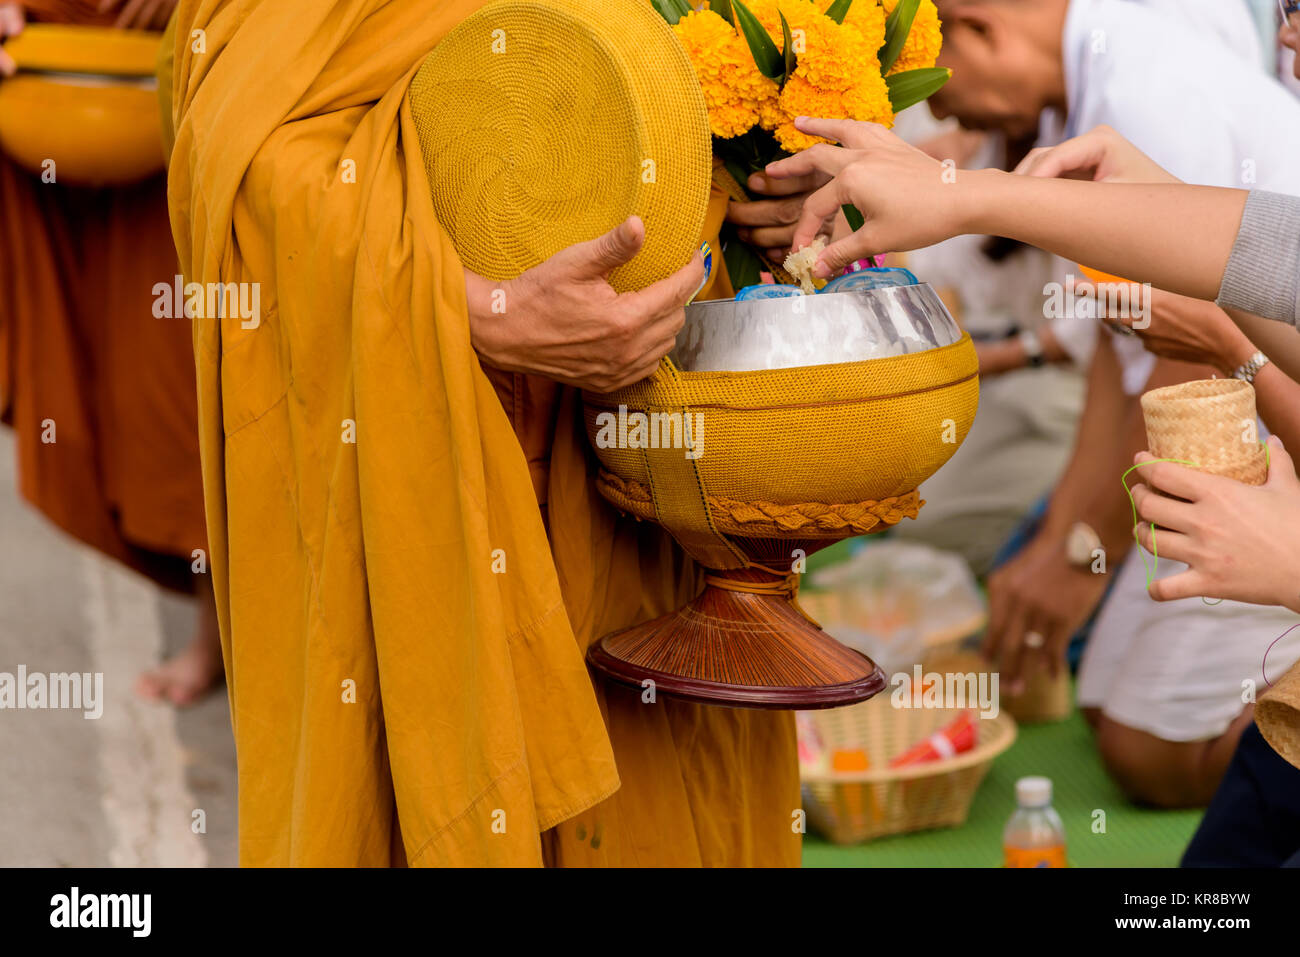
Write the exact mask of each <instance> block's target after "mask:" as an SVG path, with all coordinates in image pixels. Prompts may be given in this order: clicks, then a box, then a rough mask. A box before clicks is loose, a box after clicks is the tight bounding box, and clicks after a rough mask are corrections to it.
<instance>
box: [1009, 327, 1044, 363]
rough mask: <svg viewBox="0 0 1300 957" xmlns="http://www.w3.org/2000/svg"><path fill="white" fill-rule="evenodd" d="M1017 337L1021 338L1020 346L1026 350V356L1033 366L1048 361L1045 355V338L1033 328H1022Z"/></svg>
mask: <svg viewBox="0 0 1300 957" xmlns="http://www.w3.org/2000/svg"><path fill="white" fill-rule="evenodd" d="M1016 338H1017V339H1019V340H1020V348H1022V349H1024V350H1025V358H1026V359H1028V360H1029V365H1030V366H1031V367H1033V368H1035V369H1036V368H1038V367H1039V366H1041V365H1042V364H1043V363H1044V362H1046V361H1047V360H1046V357H1045V356H1044V355H1043V340H1042V339H1040V338H1038V333H1036V332H1034V330H1033V329H1022V330H1021V331H1020V335H1018V336H1017V337H1016Z"/></svg>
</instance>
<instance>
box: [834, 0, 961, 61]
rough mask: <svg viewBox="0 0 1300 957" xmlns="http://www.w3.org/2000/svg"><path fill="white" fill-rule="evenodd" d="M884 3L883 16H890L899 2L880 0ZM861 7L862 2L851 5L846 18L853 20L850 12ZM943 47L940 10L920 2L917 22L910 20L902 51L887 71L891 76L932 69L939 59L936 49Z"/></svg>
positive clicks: (928, 2) (931, 0)
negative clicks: (909, 71)
mask: <svg viewBox="0 0 1300 957" xmlns="http://www.w3.org/2000/svg"><path fill="white" fill-rule="evenodd" d="M883 2H884V4H885V10H884V12H885V13H893V11H894V7H896V6H898V0H883ZM862 5H863V4H862V0H858V2H857V3H854V4H853V7H850V8H849V16H848V17H847V18H846V19H852V18H853V10H854V9H855V8H857V7H859V6H862ZM882 42H883V40H882ZM942 47H943V23H942V22H941V21H940V20H939V10H938V8H937V7H935V5H934V0H921V5H920V6H919V7H918V8H917V10H916V19H915V20H913V21H912V32H911V33H909V34H908V35H907V42H906V43H904V44H903V52H902V53H900V54H899V55H898V59H897V60H896V61H895V62H894V65H893V66H892V67H890V68H889V72H890V74H894V73H902V72H903V71H904V70H921V69H925V68H927V67H932V66H934V64H935V62H936V61H937V60H938V59H939V50H940V49H942Z"/></svg>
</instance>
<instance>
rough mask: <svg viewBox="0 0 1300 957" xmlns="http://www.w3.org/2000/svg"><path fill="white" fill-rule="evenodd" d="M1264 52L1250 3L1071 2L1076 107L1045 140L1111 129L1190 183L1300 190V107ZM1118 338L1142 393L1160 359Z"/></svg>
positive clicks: (1128, 384) (1069, 39) (1048, 125)
mask: <svg viewBox="0 0 1300 957" xmlns="http://www.w3.org/2000/svg"><path fill="white" fill-rule="evenodd" d="M1234 37H1235V38H1236V39H1232V38H1234ZM1252 46H1253V48H1254V49H1255V50H1258V48H1259V41H1258V39H1256V38H1255V36H1254V27H1253V25H1252V21H1251V17H1250V14H1249V12H1248V10H1247V8H1246V6H1245V5H1244V4H1243V3H1242V2H1240V0H1071V3H1070V9H1069V12H1068V14H1067V17H1066V24H1065V31H1064V34H1063V47H1062V49H1063V56H1064V66H1065V84H1066V96H1067V102H1068V104H1069V112H1068V116H1067V117H1065V118H1064V120H1063V119H1062V118H1061V117H1060V116H1059V115H1057V114H1055V113H1052V112H1049V113H1048V114H1045V115H1044V118H1043V124H1042V129H1041V131H1040V132H1041V136H1040V144H1039V145H1052V144H1055V143H1058V142H1060V141H1061V140H1063V139H1067V138H1069V137H1072V136H1077V135H1079V134H1081V133H1086V132H1087V131H1088V130H1090V129H1092V128H1093V127H1096V126H1100V125H1103V124H1105V125H1109V126H1112V127H1114V128H1115V129H1116V130H1117V131H1118V132H1119V133H1120V134H1121V135H1122V136H1124V137H1126V138H1127V139H1129V140H1131V141H1132V142H1133V143H1134V144H1136V145H1137V146H1138V148H1139V149H1141V150H1142V151H1143V152H1145V153H1146V154H1147V155H1149V156H1150V157H1151V158H1152V159H1154V160H1155V161H1156V162H1157V163H1159V164H1160V165H1161V166H1163V167H1165V169H1167V170H1169V171H1170V172H1172V173H1173V174H1174V175H1175V176H1177V177H1179V178H1180V179H1182V180H1184V181H1186V182H1189V183H1197V184H1202V185H1207V186H1231V187H1237V188H1259V189H1267V190H1271V191H1273V192H1278V193H1290V194H1293V195H1300V102H1297V100H1296V99H1295V98H1294V97H1292V96H1291V95H1290V94H1289V93H1288V92H1287V91H1286V90H1284V89H1283V87H1282V86H1281V85H1280V84H1279V83H1278V82H1277V81H1276V80H1275V79H1274V78H1272V77H1271V76H1269V75H1267V74H1266V73H1265V72H1264V71H1263V69H1262V68H1261V67H1260V66H1256V65H1253V64H1249V63H1247V62H1246V61H1247V60H1248V56H1247V54H1248V53H1249V51H1250V49H1251V47H1252ZM1256 63H1262V60H1257V61H1256ZM1116 228H1117V229H1122V228H1123V224H1122V223H1120V224H1116ZM1115 343H1116V349H1117V351H1118V352H1119V357H1120V362H1121V363H1122V365H1123V368H1124V388H1125V391H1126V392H1128V393H1129V394H1136V393H1138V392H1141V391H1142V388H1143V386H1144V385H1145V383H1146V380H1147V378H1148V377H1149V376H1150V374H1151V369H1152V367H1153V366H1154V364H1155V358H1154V357H1153V356H1151V355H1150V354H1149V353H1147V352H1146V351H1145V350H1144V349H1143V348H1142V346H1141V343H1140V341H1139V340H1137V339H1134V338H1131V337H1119V336H1117V337H1116V339H1115ZM1066 345H1067V348H1068V347H1069V345H1068V343H1067V344H1066ZM1072 351H1073V350H1072Z"/></svg>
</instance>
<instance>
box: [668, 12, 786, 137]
mask: <svg viewBox="0 0 1300 957" xmlns="http://www.w3.org/2000/svg"><path fill="white" fill-rule="evenodd" d="M673 32H674V33H676V34H677V39H678V40H680V41H681V44H682V46H683V47H684V48H685V49H686V55H687V57H689V58H690V61H691V66H693V67H694V68H695V75H696V77H698V78H699V81H700V88H701V89H702V90H703V91H704V103H705V105H706V106H707V107H708V109H709V129H710V130H711V131H712V132H713V135H714V136H717V137H721V138H722V139H730V138H731V137H734V136H740V135H741V134H743V133H747V132H748V131H749V130H750V129H752V128H753V127H754V126H755V125H757V124H758V122H759V119H760V116H761V115H762V112H763V111H764V110H766V112H768V113H770V112H771V111H772V110H773V109H774V107H775V102H776V96H777V92H778V91H777V85H776V83H775V82H773V81H772V80H770V79H768V78H767V77H765V76H763V74H762V73H760V72H758V67H756V66H755V65H754V57H753V55H752V54H751V53H750V52H749V45H748V44H747V43H746V42H745V40H744V38H743V37H741V36H739V35H738V34H737V33H736V31H735V29H734V28H733V27H732V26H731V24H729V23H727V21H726V20H724V19H722V17H720V16H718V14H716V13H714V12H713V11H712V10H696V11H693V12H691V13H688V14H687V15H686V16H684V17H682V18H681V19H680V20H678V21H677V23H676V25H674V26H673Z"/></svg>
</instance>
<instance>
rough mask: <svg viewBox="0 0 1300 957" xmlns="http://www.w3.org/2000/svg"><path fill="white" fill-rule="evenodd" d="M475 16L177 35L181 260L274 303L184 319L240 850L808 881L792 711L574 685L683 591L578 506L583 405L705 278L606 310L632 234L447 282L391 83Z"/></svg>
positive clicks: (368, 6)
mask: <svg viewBox="0 0 1300 957" xmlns="http://www.w3.org/2000/svg"><path fill="white" fill-rule="evenodd" d="M480 5H481V2H480V0H445V2H440V3H437V4H431V3H425V2H418V0H402V2H387V0H295V2H294V3H284V2H281V0H239V2H235V0H227V2H221V0H203V2H201V3H200V2H198V0H182V3H181V4H180V6H179V8H178V10H177V16H176V21H175V23H174V26H175V28H176V37H177V40H176V43H175V46H174V51H175V81H174V84H173V85H172V94H173V96H172V103H173V104H174V105H173V119H174V121H175V136H176V141H175V144H176V145H175V148H174V150H173V152H172V157H171V165H170V176H171V180H170V183H169V187H170V192H169V200H170V203H171V208H172V221H173V226H174V230H175V236H176V243H177V249H178V251H179V253H180V257H181V265H182V270H183V272H184V274H185V277H186V279H187V280H189V281H194V282H202V283H209V282H234V283H255V284H257V285H258V288H259V290H260V302H261V304H262V314H261V322H260V324H259V325H258V326H257V328H244V327H242V326H241V323H240V322H238V321H231V320H215V319H196V320H195V323H194V343H195V355H196V362H197V367H198V377H199V410H200V416H199V423H200V434H201V441H202V446H203V465H204V490H205V495H206V499H207V506H208V507H207V515H208V536H209V541H210V543H211V548H212V557H213V563H212V570H213V584H214V586H215V588H216V593H217V610H218V616H219V618H220V620H221V632H222V642H223V648H224V651H225V657H226V673H227V684H228V688H229V691H230V698H231V713H232V721H233V724H234V731H235V738H236V743H237V751H238V755H239V827H240V856H241V860H242V861H243V863H245V864H267V865H274V864H301V865H325V864H336V865H337V864H343V865H357V864H364V865H375V864H389V863H393V864H413V865H435V864H438V865H492V864H510V865H530V864H543V863H550V864H561V865H574V864H593V865H701V864H703V865H741V864H766V865H797V864H798V862H799V855H800V836H799V833H798V831H799V830H800V829H799V828H798V826H797V821H798V817H797V814H796V812H797V810H798V808H799V804H800V798H799V780H798V770H797V762H796V759H795V733H794V721H793V716H792V715H791V714H789V713H788V712H785V713H781V712H760V711H744V710H731V709H725V708H706V707H700V706H696V705H691V704H686V703H682V702H677V701H670V700H667V699H663V698H660V699H658V700H657V701H654V702H648V701H643V700H642V697H641V694H640V693H639V692H637V691H633V690H628V689H619V688H614V687H612V686H607V685H604V684H603V683H599V682H597V683H593V681H592V678H591V676H590V675H589V674H588V672H587V669H586V667H585V665H584V661H583V656H584V653H585V651H586V649H587V647H588V645H590V644H591V643H592V642H593V641H595V640H597V639H598V638H599V637H600V636H602V635H604V634H606V633H608V632H609V631H611V630H614V629H616V628H620V627H624V626H627V625H631V624H633V623H636V622H639V621H643V620H646V619H648V618H650V617H652V616H655V615H658V614H662V613H666V612H667V611H669V610H670V609H671V608H673V607H676V606H677V605H678V604H679V603H680V602H681V601H682V600H684V599H686V598H688V597H691V596H693V594H694V593H695V591H696V589H697V586H698V574H697V571H696V569H695V567H694V566H693V565H692V564H691V563H690V562H689V561H687V560H686V559H685V558H684V557H683V555H682V553H681V551H680V550H679V549H678V548H677V547H676V546H675V545H674V543H673V542H672V541H671V540H670V539H669V538H668V537H667V536H666V534H665V533H663V532H662V531H661V530H659V529H658V527H657V526H655V525H653V524H651V523H636V522H634V521H631V520H629V519H625V518H620V517H619V516H618V515H617V513H615V512H614V511H613V510H612V509H611V508H610V507H609V506H608V505H606V504H605V503H604V501H603V500H602V499H601V498H600V497H599V495H598V494H597V492H596V491H595V488H594V481H593V467H592V462H591V460H590V458H589V455H590V453H589V450H588V446H587V440H586V437H585V433H584V431H583V428H582V425H581V422H580V420H579V418H578V412H579V404H578V401H577V392H576V390H575V389H574V388H573V387H574V386H591V387H594V388H597V389H608V388H610V387H612V386H616V385H619V384H623V383H627V382H631V381H635V380H636V379H639V378H641V377H643V376H644V375H646V374H647V373H648V372H650V371H651V370H652V369H653V368H654V366H655V363H656V362H657V360H658V359H659V357H660V356H662V355H664V354H665V353H666V352H667V351H668V349H669V347H670V345H671V344H672V342H673V338H674V335H675V333H676V331H677V329H678V328H679V327H680V325H681V323H682V320H683V312H682V307H683V305H684V303H685V302H686V301H687V300H688V298H689V297H690V296H691V294H692V293H694V292H695V290H696V289H697V288H698V286H699V285H700V283H701V281H702V279H703V278H704V277H703V267H702V263H701V261H700V259H699V257H698V256H697V257H696V258H694V259H693V261H691V262H690V263H687V264H685V265H684V266H683V268H682V269H681V270H680V271H678V272H677V273H676V274H674V275H671V276H669V277H667V278H665V279H663V280H662V281H660V282H659V283H657V284H655V285H653V286H651V287H648V288H647V289H644V290H641V291H639V292H635V293H626V294H617V293H615V291H614V290H613V289H612V288H611V287H610V286H609V284H608V283H607V282H606V281H605V278H604V277H605V275H606V274H607V273H608V272H609V270H610V269H612V268H613V267H614V266H616V265H618V264H619V263H622V262H625V261H626V260H628V259H630V258H631V257H632V256H633V255H634V254H635V253H636V251H637V250H638V248H639V247H640V245H641V243H642V242H643V241H644V227H643V226H642V224H641V223H640V221H639V220H637V219H635V218H633V219H630V220H629V221H628V222H626V223H624V224H622V225H620V226H619V227H617V228H616V229H614V230H613V231H612V232H610V233H608V234H607V235H605V236H602V237H599V238H597V239H594V240H592V241H590V242H587V243H584V244H581V245H580V246H576V247H573V248H570V249H567V250H564V251H562V252H560V253H558V254H557V255H556V256H554V257H552V258H551V259H550V260H548V261H547V262H546V263H544V264H542V265H541V266H538V267H537V268H535V269H532V270H529V271H528V272H526V273H524V274H523V275H521V276H520V277H518V278H517V279H515V280H513V281H510V282H507V283H503V284H489V283H487V282H486V281H485V280H482V279H480V278H478V277H476V276H474V275H472V274H470V273H468V272H466V270H465V269H464V268H463V267H462V265H461V263H460V261H459V260H458V259H457V257H456V253H455V250H454V248H453V247H452V244H451V242H450V241H449V239H448V237H447V235H446V234H445V233H444V232H443V230H442V229H441V227H440V226H439V224H438V221H437V219H436V218H435V216H434V212H433V208H432V201H431V198H430V194H429V186H428V182H427V178H426V173H425V170H424V166H423V159H422V157H421V153H420V149H419V145H418V143H417V140H416V136H415V130H414V126H413V120H412V118H411V107H410V105H409V103H408V101H407V97H406V93H407V88H408V86H409V84H410V80H411V76H412V74H413V73H414V71H415V70H416V69H417V67H418V66H419V64H420V62H421V61H422V60H423V58H424V57H425V56H426V55H427V54H428V53H429V51H430V50H432V49H433V47H434V46H435V45H436V44H437V43H438V41H439V40H440V39H441V38H442V37H443V36H444V35H445V34H446V33H447V32H448V31H449V30H451V29H452V28H453V27H454V26H455V25H456V24H457V23H458V22H460V21H461V20H462V19H463V18H464V17H466V16H467V15H469V14H470V13H472V12H474V11H475V10H476V9H477V8H478V7H479V6H480ZM196 31H197V32H196ZM200 41H201V42H200ZM272 77H273V78H274V82H268V78H272ZM347 161H351V162H350V163H349V162H347ZM351 169H355V177H350V176H348V175H346V172H347V171H348V170H351ZM724 203H725V199H724V200H723V202H719V203H715V205H714V208H713V215H712V217H711V220H710V222H711V225H712V227H713V229H714V230H716V228H717V225H718V223H719V222H720V220H721V218H722V214H723V209H724ZM498 286H500V288H502V289H504V291H505V295H506V304H507V307H506V312H505V314H504V315H496V314H493V312H492V310H491V304H492V303H491V300H492V291H493V289H495V288H497V287H498ZM539 504H540V505H541V508H539ZM544 523H545V524H544Z"/></svg>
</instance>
